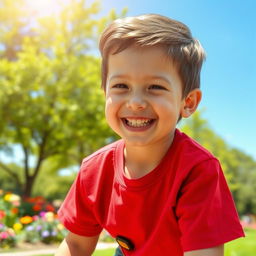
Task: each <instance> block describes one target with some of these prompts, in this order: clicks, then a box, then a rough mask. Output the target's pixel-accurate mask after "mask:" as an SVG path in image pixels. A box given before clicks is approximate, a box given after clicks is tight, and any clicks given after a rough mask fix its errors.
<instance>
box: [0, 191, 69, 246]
mask: <svg viewBox="0 0 256 256" xmlns="http://www.w3.org/2000/svg"><path fill="white" fill-rule="evenodd" d="M66 233H67V230H66V229H65V228H64V227H63V225H62V224H61V223H60V222H59V220H58V216H57V214H56V207H54V206H53V205H52V204H50V203H48V202H47V201H46V200H45V199H44V198H43V197H33V198H22V199H21V197H20V196H18V195H16V194H13V193H10V192H4V191H3V190H0V248H10V247H15V246H16V244H17V243H18V242H30V243H36V242H43V243H52V242H57V241H61V240H62V239H63V238H64V237H65V235H66Z"/></svg>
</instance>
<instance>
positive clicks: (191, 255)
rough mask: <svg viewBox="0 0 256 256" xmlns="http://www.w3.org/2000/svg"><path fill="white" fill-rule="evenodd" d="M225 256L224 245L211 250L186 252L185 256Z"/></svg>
mask: <svg viewBox="0 0 256 256" xmlns="http://www.w3.org/2000/svg"><path fill="white" fill-rule="evenodd" d="M223 255H224V245H220V246H216V247H213V248H209V249H203V250H196V251H190V252H185V253H184V256H223Z"/></svg>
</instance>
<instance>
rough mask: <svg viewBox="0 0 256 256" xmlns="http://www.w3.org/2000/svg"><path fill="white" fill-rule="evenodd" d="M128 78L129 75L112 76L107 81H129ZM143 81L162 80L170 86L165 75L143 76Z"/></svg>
mask: <svg viewBox="0 0 256 256" xmlns="http://www.w3.org/2000/svg"><path fill="white" fill-rule="evenodd" d="M129 78H131V76H129V75H125V74H113V75H111V76H110V78H109V80H110V81H111V80H112V79H129ZM144 79H148V80H163V81H165V82H166V83H169V84H171V81H170V79H169V78H168V77H167V76H166V75H164V74H160V75H150V76H145V77H144Z"/></svg>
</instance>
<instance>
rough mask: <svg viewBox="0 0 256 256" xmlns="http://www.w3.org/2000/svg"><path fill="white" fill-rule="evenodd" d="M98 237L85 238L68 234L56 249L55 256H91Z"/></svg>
mask: <svg viewBox="0 0 256 256" xmlns="http://www.w3.org/2000/svg"><path fill="white" fill-rule="evenodd" d="M98 239H99V236H93V237H85V236H79V235H76V234H74V233H72V232H69V233H68V235H67V236H66V238H65V239H64V240H63V241H62V243H61V244H60V246H59V248H58V249H57V251H56V253H55V256H91V255H92V253H93V252H94V250H95V248H96V245H97V242H98Z"/></svg>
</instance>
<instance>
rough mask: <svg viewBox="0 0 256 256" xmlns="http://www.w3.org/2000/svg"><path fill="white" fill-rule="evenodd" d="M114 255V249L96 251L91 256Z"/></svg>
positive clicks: (43, 255) (44, 255)
mask: <svg viewBox="0 0 256 256" xmlns="http://www.w3.org/2000/svg"><path fill="white" fill-rule="evenodd" d="M114 253H115V249H113V248H111V249H105V250H96V251H95V252H94V254H93V256H113V255H114ZM34 256H53V254H42V255H34Z"/></svg>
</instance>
